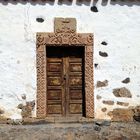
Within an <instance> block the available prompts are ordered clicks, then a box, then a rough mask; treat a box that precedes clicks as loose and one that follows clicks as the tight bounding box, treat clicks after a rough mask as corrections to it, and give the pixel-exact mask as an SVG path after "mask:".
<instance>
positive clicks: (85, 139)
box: [0, 121, 140, 140]
mask: <svg viewBox="0 0 140 140" xmlns="http://www.w3.org/2000/svg"><path fill="white" fill-rule="evenodd" d="M0 140H140V123H139V122H129V123H122V122H120V123H116V122H113V123H112V122H107V121H106V122H93V123H48V124H38V125H37V124H36V125H6V124H1V125H0Z"/></svg>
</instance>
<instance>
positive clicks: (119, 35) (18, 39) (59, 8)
mask: <svg viewBox="0 0 140 140" xmlns="http://www.w3.org/2000/svg"><path fill="white" fill-rule="evenodd" d="M91 5H92V2H91V3H83V4H82V5H79V4H76V3H75V1H73V2H72V5H69V4H62V5H59V4H58V3H57V1H55V2H54V3H46V4H42V3H40V4H39V3H38V4H37V3H36V4H35V3H20V2H19V3H17V4H15V3H14V2H13V3H11V2H9V3H7V4H4V3H2V2H0V108H2V109H3V110H4V111H5V114H4V115H5V116H6V117H11V118H14V119H15V118H21V115H20V112H21V111H20V110H19V109H17V105H18V104H20V103H23V99H22V95H23V94H26V96H27V99H26V100H27V101H32V100H36V38H35V37H36V32H53V21H54V18H55V17H74V18H76V19H77V32H80V33H88V32H89V33H94V40H95V42H94V63H98V64H99V65H98V68H96V69H95V70H94V81H95V85H96V82H97V81H99V80H100V81H103V80H108V81H109V85H108V86H107V87H104V88H98V89H96V88H95V90H94V94H95V99H94V100H95V118H97V119H108V118H109V117H108V116H107V113H103V112H102V111H101V108H103V107H107V108H108V111H110V110H112V109H113V108H116V107H120V106H117V105H116V104H115V105H114V106H109V105H105V104H103V103H102V100H108V99H109V100H113V101H115V103H116V102H117V101H124V102H129V103H130V104H129V106H136V105H139V104H140V92H139V91H140V6H139V5H140V2H134V3H132V2H127V1H125V2H116V4H113V3H112V2H111V3H110V1H108V3H107V4H106V5H105V6H103V5H102V2H101V1H98V2H97V4H96V5H97V7H98V10H99V12H97V13H95V12H91V10H90V7H91ZM37 17H43V18H44V19H45V21H44V22H43V23H39V22H36V18H37ZM102 41H106V42H107V43H108V45H107V46H103V45H101V42H102ZM99 51H103V52H107V53H108V57H101V56H100V55H99ZM126 77H130V80H131V82H130V83H129V84H123V83H121V81H122V80H123V79H125V78H126ZM118 87H126V88H128V89H129V90H130V91H131V93H132V98H128V99H126V98H116V97H115V96H114V95H113V94H112V90H113V89H114V88H118ZM96 95H100V96H102V99H101V100H97V99H96ZM34 116H35V112H34Z"/></svg>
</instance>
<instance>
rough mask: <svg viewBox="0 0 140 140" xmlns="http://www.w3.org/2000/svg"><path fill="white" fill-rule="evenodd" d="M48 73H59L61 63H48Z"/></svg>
mask: <svg viewBox="0 0 140 140" xmlns="http://www.w3.org/2000/svg"><path fill="white" fill-rule="evenodd" d="M47 68H48V72H61V71H62V64H61V63H48V66H47Z"/></svg>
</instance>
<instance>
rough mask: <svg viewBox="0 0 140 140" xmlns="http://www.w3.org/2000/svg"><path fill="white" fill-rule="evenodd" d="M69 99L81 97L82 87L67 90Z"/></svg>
mask: <svg viewBox="0 0 140 140" xmlns="http://www.w3.org/2000/svg"><path fill="white" fill-rule="evenodd" d="M69 92H70V93H69V95H70V100H76V99H78V100H79V99H80V100H81V99H82V89H71V88H70V90H69Z"/></svg>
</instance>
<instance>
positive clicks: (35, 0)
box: [0, 0, 140, 7]
mask: <svg viewBox="0 0 140 140" xmlns="http://www.w3.org/2000/svg"><path fill="white" fill-rule="evenodd" d="M74 1H75V2H76V5H82V4H84V5H87V6H90V5H92V6H96V4H97V3H98V2H99V0H0V3H2V4H3V5H8V4H9V3H10V4H14V5H16V4H18V3H20V4H24V5H25V4H27V3H31V4H32V5H44V6H45V5H46V4H50V5H54V3H57V4H58V5H63V4H65V5H72V3H73V2H74ZM108 4H111V5H116V4H118V5H121V6H124V5H126V6H129V7H131V6H133V5H140V0H101V5H102V6H107V5H108Z"/></svg>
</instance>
